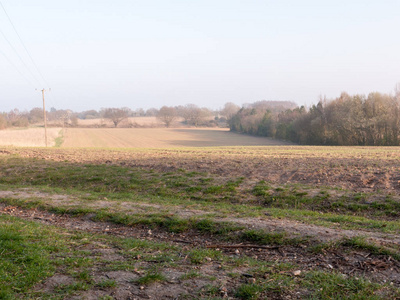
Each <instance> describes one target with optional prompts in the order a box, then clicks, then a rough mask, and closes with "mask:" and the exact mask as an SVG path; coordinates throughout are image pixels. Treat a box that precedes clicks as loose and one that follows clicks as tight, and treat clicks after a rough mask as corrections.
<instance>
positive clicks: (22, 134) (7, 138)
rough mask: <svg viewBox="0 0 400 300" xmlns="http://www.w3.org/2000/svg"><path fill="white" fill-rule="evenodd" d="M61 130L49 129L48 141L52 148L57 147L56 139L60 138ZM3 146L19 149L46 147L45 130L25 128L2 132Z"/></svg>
mask: <svg viewBox="0 0 400 300" xmlns="http://www.w3.org/2000/svg"><path fill="white" fill-rule="evenodd" d="M60 130H61V128H48V129H47V140H48V145H49V146H50V147H52V146H54V145H55V139H56V138H57V137H58V136H59V133H60ZM0 145H1V146H18V147H44V146H46V145H45V139H44V129H43V128H24V129H8V130H0Z"/></svg>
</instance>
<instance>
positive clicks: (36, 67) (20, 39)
mask: <svg viewBox="0 0 400 300" xmlns="http://www.w3.org/2000/svg"><path fill="white" fill-rule="evenodd" d="M0 6H1V7H2V9H3V11H4V13H5V14H6V16H7V19H8V21H9V22H10V24H11V26H12V28H13V29H14V31H15V33H16V35H17V37H18V39H19V41H20V43H21V45H22V47H23V48H24V49H25V51H26V53H27V54H28V56H29V58H30V60H31V62H32V64H33V66H34V67H35V69H36V71H37V72H38V74H39V75H40V77H41V78H42V80H43V82H44V83H45V84H46V85H47V87H49V84H48V83H47V80H46V79H45V78H44V76H43V74H42V72H40V70H39V68H38V66H37V64H36V63H35V61H34V60H33V58H32V55H31V54H30V52H29V50H28V48H27V47H26V46H25V43H24V42H23V41H22V38H21V36H20V35H19V33H18V31H17V28H16V27H15V26H14V23H13V22H12V20H11V18H10V16H9V15H8V13H7V11H6V9H5V7H4V5H3V3H1V1H0Z"/></svg>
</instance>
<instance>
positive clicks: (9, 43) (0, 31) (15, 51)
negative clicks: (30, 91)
mask: <svg viewBox="0 0 400 300" xmlns="http://www.w3.org/2000/svg"><path fill="white" fill-rule="evenodd" d="M0 33H1V35H2V36H3V38H4V39H5V40H6V42H7V43H8V45H9V46H10V47H11V49H13V51H14V53H15V54H16V55H17V56H18V58H19V60H20V61H21V62H22V64H23V65H24V66H25V68H26V69H27V70H28V72H29V73H30V74H31V75H32V77H33V78H34V79H35V80H36V81H37V83H38V84H39V85H40V81H39V80H38V79H37V77H36V76H35V75H34V74H33V73H32V71H31V70H30V69H29V67H28V66H27V65H26V63H25V62H24V60H23V59H22V57H21V56H20V55H19V53H18V51H17V50H16V49H15V47H14V46H13V45H12V44H11V42H10V41H9V40H8V38H7V37H6V35H5V34H4V32H3V31H2V30H1V29H0Z"/></svg>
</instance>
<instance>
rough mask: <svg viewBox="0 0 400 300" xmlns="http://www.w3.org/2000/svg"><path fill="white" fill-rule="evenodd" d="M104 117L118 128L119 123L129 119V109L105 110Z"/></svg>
mask: <svg viewBox="0 0 400 300" xmlns="http://www.w3.org/2000/svg"><path fill="white" fill-rule="evenodd" d="M102 115H103V117H104V118H106V119H110V120H111V121H112V122H113V123H114V126H115V127H117V126H118V124H119V123H121V122H122V121H123V120H125V119H126V118H128V116H129V109H128V108H103V109H102Z"/></svg>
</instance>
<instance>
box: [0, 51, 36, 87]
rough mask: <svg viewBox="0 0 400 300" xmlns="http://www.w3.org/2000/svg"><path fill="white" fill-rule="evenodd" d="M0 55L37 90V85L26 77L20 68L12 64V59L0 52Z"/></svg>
mask: <svg viewBox="0 0 400 300" xmlns="http://www.w3.org/2000/svg"><path fill="white" fill-rule="evenodd" d="M0 53H1V54H2V55H3V56H4V58H5V59H6V60H7V61H8V62H9V63H10V65H11V66H13V67H14V68H15V70H16V71H17V72H18V73H19V74H20V75H21V76H22V78H24V79H25V80H26V82H28V83H29V84H30V85H31V86H32V87H33V88H35V85H34V84H33V83H32V81H30V80H29V79H28V78H27V77H25V75H24V74H23V73H22V72H21V71H20V70H19V69H18V67H17V66H16V65H15V64H14V63H13V62H12V60H11V59H9V58H8V57H7V55H6V54H5V53H4V52H3V51H1V50H0Z"/></svg>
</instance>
